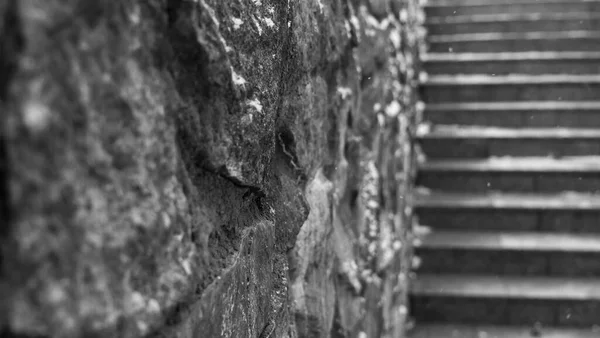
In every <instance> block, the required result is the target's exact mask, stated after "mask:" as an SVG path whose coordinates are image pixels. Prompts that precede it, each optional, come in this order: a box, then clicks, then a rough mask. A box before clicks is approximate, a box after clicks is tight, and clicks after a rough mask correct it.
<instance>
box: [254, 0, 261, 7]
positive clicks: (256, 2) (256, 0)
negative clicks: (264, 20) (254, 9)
mask: <svg viewBox="0 0 600 338" xmlns="http://www.w3.org/2000/svg"><path fill="white" fill-rule="evenodd" d="M252 2H253V3H254V4H255V5H256V6H260V5H262V1H261V0H252Z"/></svg>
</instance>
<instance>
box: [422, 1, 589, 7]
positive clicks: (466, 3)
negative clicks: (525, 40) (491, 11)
mask: <svg viewBox="0 0 600 338" xmlns="http://www.w3.org/2000/svg"><path fill="white" fill-rule="evenodd" d="M598 2H600V1H599V0H575V1H574V0H494V1H482V0H437V1H432V0H429V1H426V2H425V4H424V6H425V7H457V6H460V7H471V6H494V5H513V4H514V5H520V4H536V5H537V4H573V3H598Z"/></svg>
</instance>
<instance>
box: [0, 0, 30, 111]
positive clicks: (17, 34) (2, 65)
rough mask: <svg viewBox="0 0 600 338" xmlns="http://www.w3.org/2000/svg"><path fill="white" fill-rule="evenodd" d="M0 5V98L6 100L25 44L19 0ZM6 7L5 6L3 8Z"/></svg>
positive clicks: (10, 0)
mask: <svg viewBox="0 0 600 338" xmlns="http://www.w3.org/2000/svg"><path fill="white" fill-rule="evenodd" d="M5 1H8V2H6V3H5V4H4V5H0V15H1V16H2V17H1V18H0V100H1V101H6V99H7V96H8V93H9V87H10V82H11V80H12V78H13V76H14V75H15V73H16V71H17V64H18V57H19V54H20V53H21V51H22V50H23V48H24V46H25V39H24V37H23V33H22V31H21V29H22V27H21V22H20V20H19V12H18V7H17V6H18V5H17V1H18V0H5ZM3 7H4V8H3Z"/></svg>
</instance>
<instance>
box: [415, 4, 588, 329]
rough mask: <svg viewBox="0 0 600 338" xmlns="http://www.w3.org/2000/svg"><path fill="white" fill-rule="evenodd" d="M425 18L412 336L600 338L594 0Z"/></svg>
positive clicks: (431, 8) (456, 7) (433, 9)
mask: <svg viewBox="0 0 600 338" xmlns="http://www.w3.org/2000/svg"><path fill="white" fill-rule="evenodd" d="M425 11H426V15H427V19H426V25H427V29H428V34H429V37H428V43H429V49H428V54H427V55H425V56H424V61H425V70H426V71H427V73H428V76H427V79H426V81H425V83H424V85H423V87H422V89H421V91H422V99H423V101H425V103H426V106H425V111H424V121H425V123H424V124H423V125H422V126H421V127H420V128H419V132H418V138H419V143H420V145H421V147H422V149H423V152H424V154H425V157H426V158H425V160H424V162H423V163H421V164H420V169H419V174H418V179H417V185H418V186H419V187H420V188H419V189H418V193H417V196H416V199H415V200H416V201H415V207H416V212H417V215H418V218H419V223H420V224H421V226H419V227H418V228H417V230H418V233H419V236H420V238H421V239H420V240H418V241H417V243H416V246H418V247H417V248H416V249H415V250H416V257H418V258H416V259H415V260H414V261H415V267H414V268H415V270H416V277H415V279H414V280H413V282H412V286H411V297H410V311H411V316H412V317H413V318H414V319H415V323H416V326H415V327H414V329H412V330H411V331H410V332H409V337H411V338H450V337H457V338H524V337H546V338H582V337H595V338H598V337H600V0H429V1H428V2H427V3H426V5H425Z"/></svg>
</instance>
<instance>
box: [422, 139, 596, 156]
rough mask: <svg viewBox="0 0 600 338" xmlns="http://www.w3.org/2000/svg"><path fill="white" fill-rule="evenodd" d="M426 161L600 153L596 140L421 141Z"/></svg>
mask: <svg viewBox="0 0 600 338" xmlns="http://www.w3.org/2000/svg"><path fill="white" fill-rule="evenodd" d="M421 147H422V149H423V151H424V153H425V155H427V157H429V158H487V157H490V156H555V157H561V156H586V155H598V154H600V140H596V139H587V140H585V139H584V140H579V139H504V140H485V139H484V140H481V139H424V140H421Z"/></svg>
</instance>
